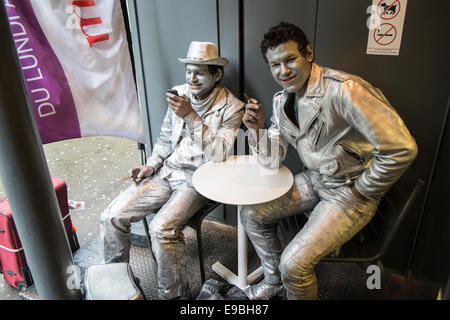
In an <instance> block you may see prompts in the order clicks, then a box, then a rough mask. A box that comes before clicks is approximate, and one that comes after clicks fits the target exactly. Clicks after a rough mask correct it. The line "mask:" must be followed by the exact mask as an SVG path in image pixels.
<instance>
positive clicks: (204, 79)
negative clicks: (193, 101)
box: [186, 63, 218, 100]
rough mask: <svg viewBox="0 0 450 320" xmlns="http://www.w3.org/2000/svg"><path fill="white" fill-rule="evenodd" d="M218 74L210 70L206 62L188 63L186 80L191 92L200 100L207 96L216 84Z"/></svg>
mask: <svg viewBox="0 0 450 320" xmlns="http://www.w3.org/2000/svg"><path fill="white" fill-rule="evenodd" d="M216 78H217V75H216V76H215V75H213V74H211V73H210V72H209V70H208V66H207V65H204V64H191V63H188V64H186V82H187V83H188V85H189V89H190V90H191V93H192V94H193V95H194V96H195V97H196V98H197V99H199V100H203V99H204V98H206V97H207V96H208V95H209V94H210V93H211V91H212V89H213V88H214V86H215V85H216V81H217V80H218V79H216Z"/></svg>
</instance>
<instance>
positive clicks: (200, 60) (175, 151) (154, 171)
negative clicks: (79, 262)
mask: <svg viewBox="0 0 450 320" xmlns="http://www.w3.org/2000/svg"><path fill="white" fill-rule="evenodd" d="M178 60H179V61H180V62H182V63H184V64H185V68H186V84H183V85H179V86H175V87H174V88H172V89H174V90H176V92H174V91H172V92H173V93H170V91H169V92H168V93H167V94H166V95H167V102H168V104H169V108H168V110H167V113H166V116H165V118H164V122H163V124H162V126H161V133H160V136H159V138H158V140H157V142H156V144H155V145H154V147H153V152H152V154H151V156H150V157H149V158H148V160H147V164H146V165H145V166H140V167H137V168H134V169H132V170H131V178H132V179H133V181H134V182H135V183H132V184H131V185H130V186H129V187H128V188H127V189H126V190H125V191H124V192H122V193H121V194H120V195H119V196H118V197H117V198H116V199H114V200H113V201H112V202H111V204H110V205H109V206H108V208H107V209H106V210H105V211H104V212H103V213H102V215H101V223H100V233H101V247H102V252H103V259H104V262H105V263H110V262H128V261H129V251H130V238H129V233H130V222H136V221H139V220H141V219H143V218H144V217H145V216H146V215H148V214H150V213H152V212H157V214H156V216H155V217H154V219H153V220H152V222H151V223H150V226H149V228H150V236H151V241H152V250H153V254H154V256H155V259H156V261H157V264H158V294H159V297H160V298H161V299H183V298H189V292H188V288H187V281H186V279H185V278H184V277H183V274H184V268H185V266H184V262H183V258H184V247H185V244H184V236H183V233H182V230H183V228H184V227H185V225H186V223H187V221H188V219H189V218H191V217H192V216H193V215H194V213H195V212H196V211H198V209H200V208H201V207H202V206H204V205H205V203H206V202H207V199H206V198H205V197H203V196H202V195H200V194H199V193H198V192H197V191H196V190H195V189H194V188H193V186H192V175H193V173H194V171H195V170H196V169H197V168H198V167H199V166H201V165H202V164H203V163H205V162H207V161H209V160H213V161H216V162H217V161H223V160H224V159H225V158H226V156H227V153H228V152H229V150H230V149H231V148H232V146H233V143H234V141H235V138H236V135H237V130H238V129H239V127H240V125H241V123H242V116H243V114H244V104H243V102H241V101H240V100H238V99H237V98H236V97H235V96H234V95H233V94H232V93H231V92H230V91H229V90H228V89H226V88H225V87H223V86H222V85H221V81H222V77H223V68H224V67H225V66H226V65H227V64H228V61H227V60H226V59H225V58H222V57H219V55H218V50H217V47H216V45H215V44H213V43H209V42H197V41H194V42H191V44H190V46H189V50H188V54H187V58H185V59H181V58H179V59H178Z"/></svg>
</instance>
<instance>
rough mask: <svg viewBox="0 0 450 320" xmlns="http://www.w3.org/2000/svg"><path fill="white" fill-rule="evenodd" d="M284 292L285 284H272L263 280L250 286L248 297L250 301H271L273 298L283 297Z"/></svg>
mask: <svg viewBox="0 0 450 320" xmlns="http://www.w3.org/2000/svg"><path fill="white" fill-rule="evenodd" d="M284 292H285V290H284V287H283V283H277V284H270V283H267V282H265V281H264V280H263V281H261V282H259V283H257V284H255V285H252V286H250V288H249V290H248V294H247V296H248V298H249V299H250V300H269V299H271V298H273V297H283V296H284Z"/></svg>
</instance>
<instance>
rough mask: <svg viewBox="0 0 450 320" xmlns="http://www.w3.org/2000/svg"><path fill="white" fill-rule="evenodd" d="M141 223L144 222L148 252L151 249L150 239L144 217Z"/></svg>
mask: <svg viewBox="0 0 450 320" xmlns="http://www.w3.org/2000/svg"><path fill="white" fill-rule="evenodd" d="M142 223H143V224H144V231H145V237H146V238H147V243H148V248H149V249H150V252H153V251H152V240H151V239H150V234H149V233H148V223H147V219H146V217H144V219H142Z"/></svg>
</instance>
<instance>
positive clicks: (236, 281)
mask: <svg viewBox="0 0 450 320" xmlns="http://www.w3.org/2000/svg"><path fill="white" fill-rule="evenodd" d="M212 269H213V270H214V272H216V273H217V274H218V275H219V276H221V277H222V278H224V279H225V280H226V281H227V282H228V283H230V284H232V285H235V286H236V287H238V288H239V289H241V290H242V291H244V293H245V294H247V291H248V288H249V287H250V285H251V284H252V283H254V282H256V281H258V280H259V279H261V278H262V276H263V268H262V266H260V267H259V268H258V269H256V270H255V271H253V272H252V273H251V274H249V275H248V276H245V278H244V279H242V278H240V277H238V276H237V275H235V274H234V273H233V272H231V271H230V270H229V269H228V268H227V267H225V266H224V265H223V264H221V263H220V262H216V263H214V264H213V265H212ZM242 280H244V281H242Z"/></svg>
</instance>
